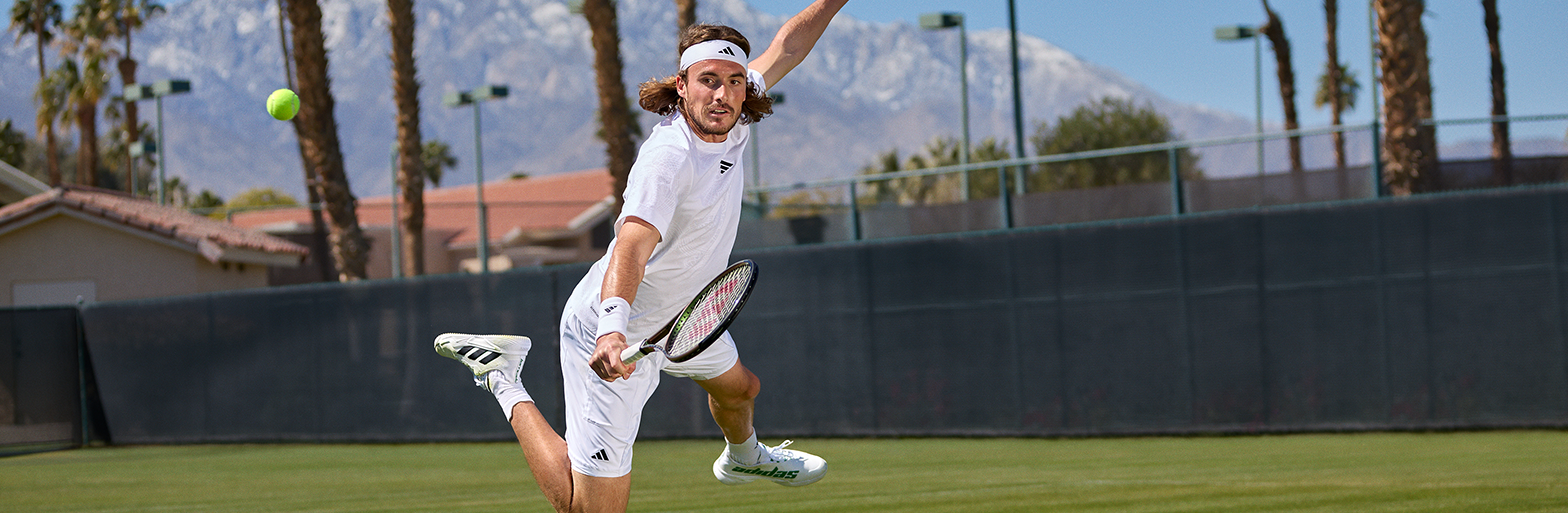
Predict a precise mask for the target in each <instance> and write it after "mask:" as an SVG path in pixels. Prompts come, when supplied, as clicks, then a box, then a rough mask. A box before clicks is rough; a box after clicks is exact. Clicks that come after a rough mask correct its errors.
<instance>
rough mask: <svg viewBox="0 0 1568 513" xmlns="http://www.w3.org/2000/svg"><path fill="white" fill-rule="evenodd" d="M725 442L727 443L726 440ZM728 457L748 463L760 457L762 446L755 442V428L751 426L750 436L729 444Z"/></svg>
mask: <svg viewBox="0 0 1568 513" xmlns="http://www.w3.org/2000/svg"><path fill="white" fill-rule="evenodd" d="M725 443H728V441H726V442H725ZM729 446H730V449H729V450H730V459H731V460H733V461H735V462H736V463H741V464H746V465H750V464H753V463H756V462H757V460H760V459H762V447H761V444H758V443H757V430H756V428H752V430H751V438H747V439H746V441H744V442H741V443H738V444H729Z"/></svg>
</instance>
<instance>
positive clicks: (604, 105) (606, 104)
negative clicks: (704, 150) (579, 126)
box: [583, 0, 637, 216]
mask: <svg viewBox="0 0 1568 513" xmlns="http://www.w3.org/2000/svg"><path fill="white" fill-rule="evenodd" d="M583 17H585V18H587V19H588V28H589V30H590V31H591V32H592V33H593V34H592V42H593V53H594V58H593V67H594V72H595V74H596V75H597V77H598V86H599V123H600V127H601V128H602V129H603V130H604V144H605V153H606V154H607V161H606V164H605V167H607V168H608V169H609V171H610V176H611V177H614V179H615V208H614V212H613V215H615V216H619V215H620V212H621V202H622V198H621V196H622V194H623V193H625V192H626V177H627V175H628V174H630V173H631V170H632V162H633V161H634V160H636V158H637V146H636V145H635V144H633V143H632V133H633V131H634V130H636V118H635V117H633V116H632V111H631V102H630V101H628V100H627V99H626V84H625V82H623V81H622V80H621V36H620V28H619V27H618V26H617V23H616V21H615V2H613V1H612V0H584V1H583Z"/></svg>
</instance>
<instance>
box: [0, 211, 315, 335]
mask: <svg viewBox="0 0 1568 513" xmlns="http://www.w3.org/2000/svg"><path fill="white" fill-rule="evenodd" d="M308 253H309V251H308V250H307V249H306V248H305V247H304V246H301V245H299V244H295V243H292V242H289V241H287V240H283V239H281V238H278V237H274V236H271V235H267V234H265V233H261V232H259V231H256V230H248V229H244V228H241V227H238V226H235V225H233V224H230V223H226V222H223V221H219V220H215V219H209V218H206V217H202V216H199V215H195V214H192V213H189V212H186V211H184V210H181V209H178V208H173V207H166V206H160V205H157V204H154V203H153V202H150V201H147V200H144V199H138V198H132V197H130V196H127V195H125V194H122V193H118V192H114V191H106V190H102V189H92V188H85V187H78V186H66V187H61V188H54V189H50V190H48V191H45V192H43V193H41V194H35V195H33V196H30V197H28V198H26V199H23V200H21V201H17V202H15V203H11V204H8V205H6V206H4V207H0V282H3V283H0V285H3V286H4V287H5V289H4V290H3V291H0V307H10V306H33V305H51V304H71V303H75V302H77V301H78V300H80V301H86V302H90V301H108V300H123V299H143V298H154V297H164V296H176V295H185V294H197V293H204V292H217V291H223V290H235V289H245V288H254V287H265V286H267V285H268V276H267V275H268V271H269V270H270V269H274V268H289V267H297V266H299V265H300V263H301V262H302V261H303V260H304V258H305V256H306V255H307V254H308Z"/></svg>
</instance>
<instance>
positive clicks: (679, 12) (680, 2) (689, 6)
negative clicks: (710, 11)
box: [675, 0, 697, 38]
mask: <svg viewBox="0 0 1568 513" xmlns="http://www.w3.org/2000/svg"><path fill="white" fill-rule="evenodd" d="M696 24H697V0H675V34H676V36H675V37H677V38H679V37H680V33H681V32H685V31H686V27H690V26H692V25H696Z"/></svg>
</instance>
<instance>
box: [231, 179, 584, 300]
mask: <svg viewBox="0 0 1568 513" xmlns="http://www.w3.org/2000/svg"><path fill="white" fill-rule="evenodd" d="M484 199H485V210H486V227H487V228H488V231H489V234H488V239H489V241H490V270H491V271H504V270H507V269H512V268H515V267H527V266H537V265H550V264H561V263H571V262H585V261H592V260H596V259H598V258H599V257H601V256H603V255H604V252H605V249H606V248H608V247H609V244H610V239H611V238H612V235H613V229H612V227H611V224H612V223H613V222H614V219H611V209H613V208H614V206H615V203H614V183H613V181H612V179H611V177H610V174H609V173H608V172H606V171H605V170H604V169H590V170H584V171H574V172H570V173H560V174H554V175H546V176H538V177H528V178H514V179H506V180H499V181H494V182H488V183H486V184H485V187H484ZM357 214H358V216H359V224H360V229H361V230H364V232H365V236H366V237H367V238H369V239H370V245H371V249H370V260H369V262H368V263H367V266H366V274H367V275H368V277H369V278H371V279H378V278H389V277H392V275H393V273H392V265H391V264H392V251H391V248H392V233H393V232H392V227H393V226H394V221H393V219H392V197H391V196H377V197H372V198H361V199H360V200H359V205H358V210H357ZM233 222H234V224H235V226H239V227H242V228H250V229H256V230H261V231H264V232H266V233H270V234H273V235H277V236H279V237H284V238H287V239H289V240H291V241H294V242H296V243H299V244H303V245H306V246H310V245H311V244H312V241H313V239H314V238H315V236H314V234H315V229H314V228H313V227H312V225H311V219H310V211H309V210H307V209H305V208H304V207H299V208H285V209H276V210H262V211H253V212H244V213H236V214H234V216H233ZM478 227H479V215H478V211H477V209H476V208H475V197H474V186H473V185H460V186H455V187H443V188H439V189H427V190H426V191H425V274H448V273H457V272H469V273H473V272H479V258H478V253H479V240H480V235H479V228H478ZM321 263H322V262H320V261H317V260H314V257H313V258H312V259H311V260H310V261H308V262H307V263H306V265H304V266H301V267H299V268H296V269H278V270H275V271H274V277H273V284H275V285H281V284H290V283H306V282H315V281H323V280H324V279H333V277H335V276H336V273H335V272H327V273H323V272H322V269H321V268H320V267H319V264H321ZM328 269H332V267H328ZM324 277H325V278H324Z"/></svg>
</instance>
